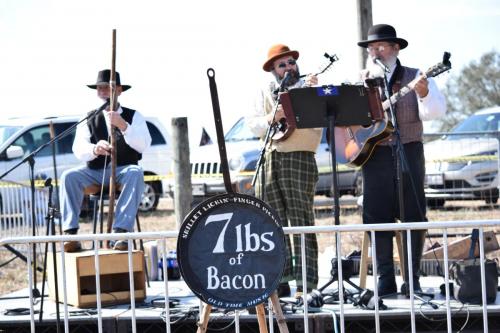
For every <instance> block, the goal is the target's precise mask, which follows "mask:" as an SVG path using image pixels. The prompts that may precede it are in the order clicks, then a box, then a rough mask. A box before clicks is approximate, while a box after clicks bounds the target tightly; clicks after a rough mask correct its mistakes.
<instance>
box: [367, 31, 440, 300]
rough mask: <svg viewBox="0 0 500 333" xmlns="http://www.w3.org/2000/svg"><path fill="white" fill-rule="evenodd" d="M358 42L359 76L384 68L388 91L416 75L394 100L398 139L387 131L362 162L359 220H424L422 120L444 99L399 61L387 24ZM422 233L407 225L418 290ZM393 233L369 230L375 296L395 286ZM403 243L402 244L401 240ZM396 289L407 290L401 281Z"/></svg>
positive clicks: (402, 43)
mask: <svg viewBox="0 0 500 333" xmlns="http://www.w3.org/2000/svg"><path fill="white" fill-rule="evenodd" d="M358 45H359V46H361V47H363V48H366V49H367V51H368V59H367V64H366V69H365V70H364V71H363V72H362V79H363V80H364V79H367V78H374V77H383V76H384V72H386V73H385V74H386V75H387V80H388V82H389V87H388V88H389V91H390V94H391V95H392V94H393V93H394V92H397V91H398V90H399V89H400V88H401V87H404V86H405V85H406V84H408V83H409V82H410V81H412V80H414V79H416V78H418V77H421V79H420V80H418V82H417V83H416V84H415V87H414V90H413V91H412V92H410V93H408V94H407V95H406V96H404V97H403V98H401V99H400V100H399V101H398V102H397V103H396V104H395V106H394V108H395V116H396V121H397V125H398V127H399V139H398V138H397V136H396V135H394V134H393V135H391V136H390V137H389V139H388V140H386V141H384V142H382V143H380V144H378V145H377V146H376V147H375V149H374V151H373V154H372V155H371V157H370V158H369V159H368V161H367V162H366V163H365V164H364V165H363V168H362V169H363V223H368V224H369V223H381V222H395V220H396V219H399V220H400V221H402V222H420V221H426V220H427V218H426V201H425V193H424V177H425V157H424V150H423V143H422V141H423V123H422V121H423V120H431V119H435V118H437V117H440V116H442V115H444V114H445V112H446V103H445V99H444V97H443V95H442V94H441V93H440V92H439V90H438V89H437V87H436V84H435V82H434V81H433V80H432V79H426V78H424V77H423V76H421V73H420V71H419V70H418V69H415V68H410V67H406V66H402V65H401V63H400V61H399V59H398V54H399V51H400V50H402V49H404V48H406V47H407V46H408V42H407V41H406V40H404V39H403V38H399V37H397V35H396V30H395V29H394V27H392V26H390V25H387V24H378V25H374V26H373V27H371V28H370V29H369V30H368V38H367V40H364V41H361V42H359V43H358ZM387 71H388V72H387ZM398 141H399V142H400V143H401V146H402V148H403V149H402V152H403V153H398V150H397V149H396V148H397V146H396V145H397V144H398V143H399V142H398ZM397 158H399V159H400V161H401V165H402V168H403V172H404V174H403V178H402V185H403V187H404V188H403V193H402V196H403V197H402V199H403V200H402V201H403V208H404V209H403V210H400V209H399V202H400V201H399V195H400V193H399V187H398V178H397V168H396V165H397V164H396V162H397V160H396V159H397ZM401 212H404V216H400V215H401V214H400V213H401ZM424 234H425V231H412V234H411V239H412V248H411V250H412V251H411V252H412V269H413V277H412V278H413V286H414V289H415V291H416V292H419V291H420V292H421V288H420V283H419V268H420V259H421V257H422V251H423V245H424V244H423V243H424ZM393 235H394V233H393V232H376V236H375V237H376V252H377V256H376V257H377V270H378V273H379V274H380V278H379V280H378V294H379V295H380V296H381V295H387V294H392V293H396V292H397V285H396V280H395V276H394V263H393V240H392V237H393ZM404 245H405V248H406V242H405V244H404ZM406 271H408V269H407V268H406ZM406 276H408V274H406ZM402 289H405V290H408V286H407V285H406V283H405V284H404V287H402Z"/></svg>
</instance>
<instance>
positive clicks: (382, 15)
mask: <svg viewBox="0 0 500 333" xmlns="http://www.w3.org/2000/svg"><path fill="white" fill-rule="evenodd" d="M372 9H373V23H374V24H378V23H387V24H391V25H393V26H394V27H395V28H396V30H397V34H398V37H401V38H404V39H406V40H407V41H408V42H409V46H408V47H407V48H406V49H405V50H403V51H402V52H401V53H400V59H401V61H402V63H403V64H404V65H408V66H411V67H417V68H420V69H422V70H426V69H427V68H429V67H431V66H432V65H434V64H436V63H438V62H440V61H441V59H442V55H443V52H444V51H449V52H451V54H452V56H451V62H452V66H453V68H452V70H451V72H450V73H448V74H444V75H441V76H440V77H438V78H437V79H436V80H437V82H438V85H439V86H441V87H442V86H444V84H445V83H446V80H448V79H449V77H450V75H458V73H459V72H460V69H461V68H463V66H465V65H467V64H469V63H470V62H471V61H477V60H479V58H480V57H481V55H483V54H484V53H486V52H489V51H491V50H496V51H500V38H498V35H499V33H500V1H498V0H474V1H473V0H470V1H466V0H439V1H435V0H434V1H431V0H407V1H401V0H372ZM356 15H357V14H356V1H355V0H329V1H325V0H310V1H303V0H288V1H275V0H252V1H244V2H243V1H237V0H233V1H229V0H212V1H208V0H184V1H165V0H145V1H129V0H120V1H115V0H108V1H105V0H86V1H67V0H1V1H0V48H1V52H0V117H1V118H5V117H18V116H30V115H44V116H54V115H83V114H85V113H86V112H87V111H90V110H91V109H94V108H96V107H98V106H100V105H101V101H100V100H99V99H98V98H97V97H96V94H95V91H93V90H91V89H89V88H87V87H86V84H92V83H95V80H96V77H97V72H98V71H99V70H101V69H104V68H109V67H110V66H111V49H112V47H111V46H112V30H113V29H116V33H117V43H116V53H117V55H116V69H117V71H119V72H120V74H121V79H122V83H123V84H130V85H132V89H130V90H129V91H127V92H125V93H123V94H122V95H121V96H120V98H119V102H120V103H121V104H123V105H124V106H127V107H130V108H134V109H136V110H138V111H140V112H141V113H142V114H144V115H145V116H155V117H158V118H159V119H160V120H161V121H162V123H163V124H164V125H165V127H166V128H167V130H169V129H170V126H171V121H172V118H174V117H187V118H188V126H189V131H190V141H191V142H190V143H191V145H193V144H194V142H195V141H198V140H199V135H200V132H201V127H202V126H203V127H206V128H207V129H208V131H209V133H210V134H211V136H212V138H213V139H215V129H214V128H215V127H214V119H213V112H212V104H211V99H210V90H209V82H208V77H207V70H208V69H209V68H213V69H214V71H215V80H216V83H217V89H218V96H219V103H220V108H221V115H222V123H223V126H224V131H227V130H228V129H229V128H230V126H231V125H232V124H233V123H234V122H235V121H236V120H237V119H239V118H240V117H242V116H245V115H248V114H249V113H250V112H252V110H253V103H254V100H255V96H256V94H257V91H258V89H259V87H261V86H262V84H263V83H265V82H266V81H268V80H269V79H270V74H269V73H266V72H264V71H263V70H262V64H263V63H264V62H265V60H266V55H267V51H268V49H269V47H270V46H271V45H273V44H276V43H283V44H287V45H288V46H290V48H292V49H295V50H298V51H299V52H300V58H299V62H298V63H299V67H300V70H301V73H303V74H306V73H316V72H318V70H319V69H320V67H321V66H323V65H324V64H325V60H326V59H325V58H324V57H323V54H324V53H325V52H328V53H329V54H330V55H333V54H336V55H337V57H338V58H339V61H337V62H336V63H335V64H334V65H333V66H332V68H331V70H330V71H328V72H326V73H325V74H323V75H321V76H320V77H319V80H320V84H341V83H346V82H347V83H355V82H356V81H357V79H358V73H359V69H360V68H359V63H358V50H359V46H357V42H358V41H359V37H358V30H357V24H358V23H357V16H356Z"/></svg>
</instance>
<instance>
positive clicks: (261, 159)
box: [252, 72, 290, 200]
mask: <svg viewBox="0 0 500 333" xmlns="http://www.w3.org/2000/svg"><path fill="white" fill-rule="evenodd" d="M289 75H290V74H289V72H285V76H284V77H283V80H281V83H280V86H279V90H278V98H277V99H276V103H275V104H274V110H273V121H272V122H271V124H269V127H268V128H267V131H266V135H265V137H264V144H263V145H262V149H261V150H260V154H259V159H258V160H257V165H256V167H255V173H254V175H253V178H252V186H254V187H255V182H256V180H257V176H258V175H259V172H260V168H261V167H262V165H264V163H265V160H266V157H265V155H266V149H267V145H268V143H269V141H270V140H271V138H272V137H273V136H274V134H275V133H276V131H277V122H275V121H274V120H275V119H276V112H277V111H278V106H279V105H280V100H281V96H280V94H279V93H280V92H284V91H285V83H286V81H288V77H289ZM261 175H262V178H261V179H262V180H264V178H265V177H264V172H262V173H261ZM261 187H262V189H261V199H262V200H264V181H262V182H261Z"/></svg>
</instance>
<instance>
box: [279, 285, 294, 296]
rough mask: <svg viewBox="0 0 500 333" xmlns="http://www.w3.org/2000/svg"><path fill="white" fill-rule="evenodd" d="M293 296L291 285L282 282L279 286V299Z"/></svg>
mask: <svg viewBox="0 0 500 333" xmlns="http://www.w3.org/2000/svg"><path fill="white" fill-rule="evenodd" d="M290 294H291V290H290V285H289V284H288V282H282V283H280V285H279V286H278V297H289V296H290Z"/></svg>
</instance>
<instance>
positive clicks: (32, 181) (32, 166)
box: [0, 101, 109, 298]
mask: <svg viewBox="0 0 500 333" xmlns="http://www.w3.org/2000/svg"><path fill="white" fill-rule="evenodd" d="M108 104H109V101H107V102H106V103H104V105H102V106H101V107H100V108H98V109H96V110H94V111H93V112H90V113H89V114H88V115H87V116H86V117H84V118H83V119H81V120H80V121H78V122H77V123H76V124H74V125H72V126H70V127H68V128H67V129H66V130H65V131H63V132H61V133H60V134H59V135H57V136H56V137H54V138H53V139H50V140H49V141H48V142H46V143H44V144H42V145H41V146H39V147H38V148H37V149H35V150H34V151H33V152H31V153H30V154H29V155H28V156H26V157H25V158H23V159H22V160H21V161H20V162H19V163H17V164H16V165H14V166H13V167H12V168H10V169H9V170H7V171H6V172H4V173H3V174H2V175H1V176H0V179H3V178H4V177H5V176H7V175H8V174H9V173H11V172H12V171H13V170H14V169H16V168H18V167H19V166H20V165H21V164H23V163H25V162H28V165H29V168H30V169H29V177H30V188H31V220H32V221H31V226H32V236H33V237H35V236H36V221H35V219H36V210H35V176H34V172H35V171H34V169H35V156H36V155H37V154H38V153H39V152H40V151H41V150H43V149H44V148H45V147H47V146H49V145H51V144H53V143H55V142H57V141H59V140H60V139H61V138H63V137H65V136H67V135H68V134H69V133H71V132H72V131H73V130H74V129H75V128H76V127H77V126H78V125H79V124H80V123H82V122H83V121H85V120H88V119H92V118H93V117H95V116H96V115H97V114H98V113H99V112H101V111H102V110H104V109H105V108H106V107H107V106H108ZM5 248H7V249H8V250H9V251H11V252H12V253H14V254H15V255H16V256H18V257H19V258H21V259H22V257H20V256H19V252H17V251H12V248H10V247H8V246H5ZM23 260H24V259H23ZM33 270H34V271H35V275H34V277H33V297H35V298H37V297H40V292H39V291H38V289H37V288H36V271H37V266H36V246H35V245H33Z"/></svg>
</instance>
